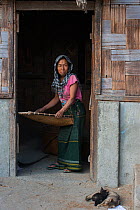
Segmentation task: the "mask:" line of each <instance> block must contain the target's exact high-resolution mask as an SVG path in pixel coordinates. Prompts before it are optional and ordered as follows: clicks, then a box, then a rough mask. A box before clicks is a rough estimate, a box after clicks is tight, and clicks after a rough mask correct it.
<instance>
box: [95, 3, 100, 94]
mask: <svg viewBox="0 0 140 210" xmlns="http://www.w3.org/2000/svg"><path fill="white" fill-rule="evenodd" d="M101 22H102V0H98V1H97V0H96V3H95V31H94V37H95V71H94V86H95V87H94V92H95V94H98V95H100V93H101V56H102V55H101V41H102V37H101V25H102V24H101Z"/></svg>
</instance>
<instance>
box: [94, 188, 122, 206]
mask: <svg viewBox="0 0 140 210" xmlns="http://www.w3.org/2000/svg"><path fill="white" fill-rule="evenodd" d="M118 205H120V196H119V195H118V194H117V193H116V192H113V191H110V192H109V194H108V196H107V198H106V199H105V200H104V201H103V202H102V203H100V204H98V205H97V206H98V207H100V206H107V207H108V208H115V207H116V206H118Z"/></svg>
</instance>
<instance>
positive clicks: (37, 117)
mask: <svg viewBox="0 0 140 210" xmlns="http://www.w3.org/2000/svg"><path fill="white" fill-rule="evenodd" d="M18 114H20V115H22V116H24V117H27V118H29V119H31V120H34V121H37V122H41V123H44V124H48V125H54V126H67V125H73V124H74V118H73V116H72V115H63V117H61V118H56V117H55V114H48V113H36V112H31V111H28V112H18Z"/></svg>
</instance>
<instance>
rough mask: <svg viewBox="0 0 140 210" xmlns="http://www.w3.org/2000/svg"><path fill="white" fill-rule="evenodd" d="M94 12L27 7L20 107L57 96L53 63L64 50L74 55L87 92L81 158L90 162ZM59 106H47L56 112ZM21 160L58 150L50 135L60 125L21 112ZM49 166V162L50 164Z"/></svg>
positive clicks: (26, 108) (23, 109)
mask: <svg viewBox="0 0 140 210" xmlns="http://www.w3.org/2000/svg"><path fill="white" fill-rule="evenodd" d="M91 31H92V14H91V13H90V12H89V13H87V14H85V13H84V12H81V11H75V12H69V11H65V12H64V11H28V12H27V11H26V12H22V11H21V12H20V13H19V33H18V77H17V103H18V104H17V107H18V111H19V112H27V111H35V110H36V109H38V108H40V107H42V106H43V105H45V104H46V103H47V102H49V100H50V99H52V97H53V94H54V93H52V92H51V83H52V80H53V63H54V60H55V58H56V57H57V56H58V55H60V54H65V55H67V56H68V57H70V59H71V61H72V62H73V64H74V70H73V73H76V74H77V76H78V78H79V80H80V83H81V86H82V93H83V102H84V104H85V107H86V112H87V116H86V125H85V131H84V138H83V142H82V160H83V161H85V162H87V160H88V155H89V141H90V114H89V97H90V86H91V53H92V52H91V40H90V33H91ZM59 107H60V104H58V105H57V106H56V107H54V108H52V109H50V110H49V113H55V112H56V111H57V110H58V109H59ZM18 123H19V154H18V161H19V162H22V163H30V162H34V161H37V160H39V159H40V158H42V157H45V156H46V154H48V153H50V154H53V155H54V154H57V148H56V145H55V143H56V142H54V141H53V142H52V141H51V143H52V145H51V146H50V147H51V148H49V149H50V151H48V146H46V142H47V141H48V140H47V138H48V137H49V138H50V139H51V138H52V139H53V138H54V139H56V138H57V133H58V129H59V128H58V127H52V126H49V125H44V124H41V123H37V122H34V121H31V120H29V119H25V118H23V117H20V116H18ZM46 164H47V163H46Z"/></svg>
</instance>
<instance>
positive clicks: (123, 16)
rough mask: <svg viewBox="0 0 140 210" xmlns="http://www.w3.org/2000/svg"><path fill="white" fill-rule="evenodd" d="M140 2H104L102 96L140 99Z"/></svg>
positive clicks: (118, 0)
mask: <svg viewBox="0 0 140 210" xmlns="http://www.w3.org/2000/svg"><path fill="white" fill-rule="evenodd" d="M139 11H140V1H139V0H104V1H103V11H102V46H101V53H102V62H101V65H102V66H101V69H102V71H101V77H102V79H101V95H102V96H110V97H112V96H122V97H123V99H124V98H125V97H127V96H135V98H136V97H137V98H139V97H138V96H140V12H139Z"/></svg>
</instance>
